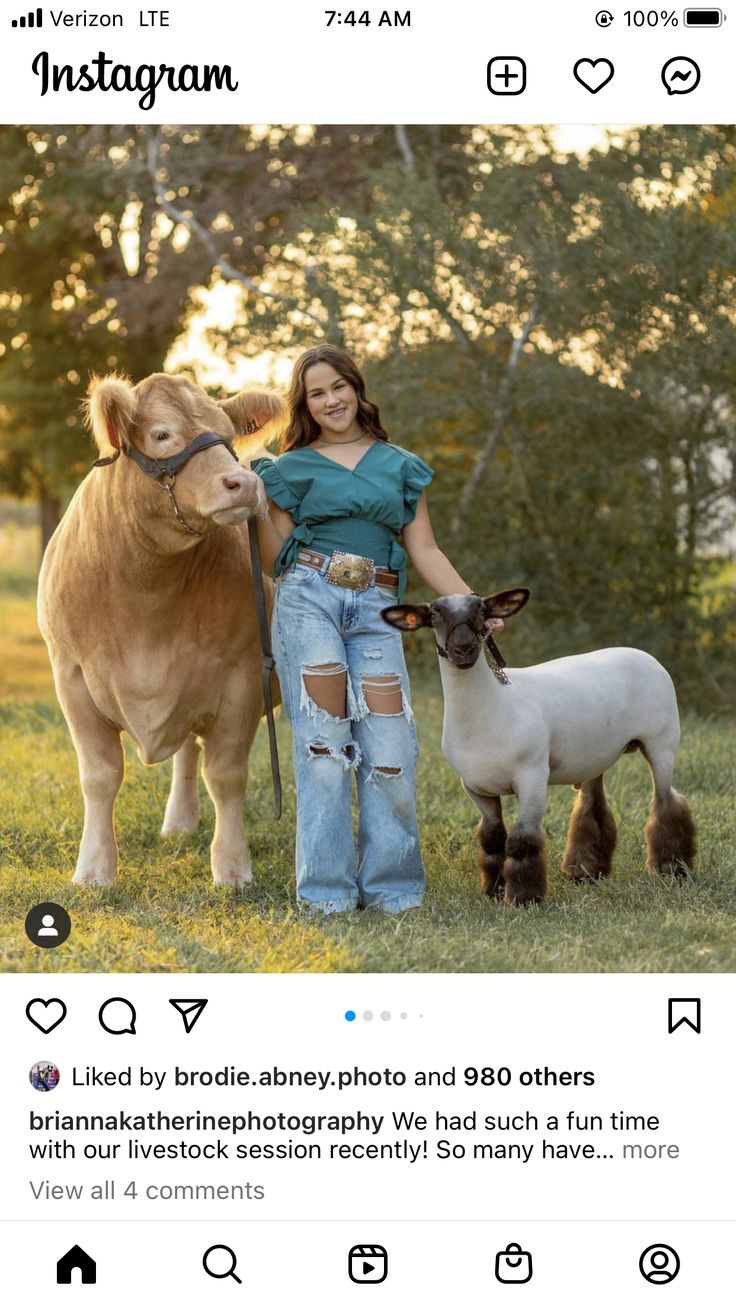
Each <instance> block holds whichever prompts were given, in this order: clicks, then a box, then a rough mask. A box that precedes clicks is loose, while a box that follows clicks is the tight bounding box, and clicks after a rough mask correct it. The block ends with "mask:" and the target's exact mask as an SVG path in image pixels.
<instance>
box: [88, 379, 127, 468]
mask: <svg viewBox="0 0 736 1308" xmlns="http://www.w3.org/2000/svg"><path fill="white" fill-rule="evenodd" d="M136 408H137V400H136V396H135V391H134V390H133V386H132V384H131V382H130V380H129V378H128V377H122V376H120V375H119V374H118V373H112V374H111V375H110V376H109V377H92V379H91V381H90V384H89V388H88V390H87V404H86V411H87V412H86V417H87V425H88V427H89V428H90V429H91V431H92V435H93V436H94V438H95V441H96V443H97V448H98V450H99V451H100V455H101V456H102V458H110V457H111V456H112V455H114V454H115V453H116V451H117V452H119V451H120V448H121V446H122V445H123V444H124V443H125V442H127V441H128V440H129V439H130V431H131V428H132V426H133V421H134V419H135V411H136Z"/></svg>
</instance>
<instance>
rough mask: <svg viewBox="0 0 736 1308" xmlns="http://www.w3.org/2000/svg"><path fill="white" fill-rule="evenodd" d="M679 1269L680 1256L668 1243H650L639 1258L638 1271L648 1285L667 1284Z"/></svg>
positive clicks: (672, 1279)
mask: <svg viewBox="0 0 736 1308" xmlns="http://www.w3.org/2000/svg"><path fill="white" fill-rule="evenodd" d="M679 1270H680V1256H679V1254H678V1253H677V1251H676V1250H675V1249H673V1248H672V1246H671V1245H669V1244H650V1245H649V1246H648V1248H646V1249H645V1250H644V1252H643V1254H642V1256H641V1258H640V1259H639V1271H640V1272H641V1274H642V1276H643V1277H644V1280H645V1281H648V1282H649V1284H650V1285H669V1283H670V1281H674V1279H675V1277H676V1276H677V1273H678V1272H679Z"/></svg>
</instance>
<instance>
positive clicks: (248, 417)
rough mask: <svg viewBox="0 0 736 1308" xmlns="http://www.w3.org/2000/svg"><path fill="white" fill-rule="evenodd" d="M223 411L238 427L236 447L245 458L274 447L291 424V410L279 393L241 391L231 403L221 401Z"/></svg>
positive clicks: (236, 429)
mask: <svg viewBox="0 0 736 1308" xmlns="http://www.w3.org/2000/svg"><path fill="white" fill-rule="evenodd" d="M220 408H221V409H222V411H223V413H226V414H227V416H228V418H229V419H230V421H231V423H232V424H233V427H234V428H235V446H236V448H237V451H238V454H239V455H240V456H241V457H242V458H248V457H249V456H250V455H251V454H253V453H254V452H255V451H256V450H260V449H261V447H262V446H264V445H271V444H273V442H274V441H275V440H276V439H277V437H278V436H280V435H281V432H282V431H284V429H285V427H286V424H287V423H288V421H289V410H288V407H287V405H286V403H285V402H284V400H282V398H281V396H280V395H277V394H276V391H241V392H240V394H239V395H234V396H233V398H232V399H231V400H221V401H220Z"/></svg>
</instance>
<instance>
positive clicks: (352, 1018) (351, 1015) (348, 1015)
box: [345, 1008, 355, 1022]
mask: <svg viewBox="0 0 736 1308" xmlns="http://www.w3.org/2000/svg"><path fill="white" fill-rule="evenodd" d="M345 1021H346V1022H354V1021H355V1013H354V1012H353V1010H352V1008H349V1009H348V1011H347V1013H346V1014H345Z"/></svg>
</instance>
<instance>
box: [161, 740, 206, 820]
mask: <svg viewBox="0 0 736 1308" xmlns="http://www.w3.org/2000/svg"><path fill="white" fill-rule="evenodd" d="M198 767H199V742H198V740H197V737H196V736H188V737H187V739H186V740H185V741H184V744H183V745H182V747H181V749H178V750H177V751H176V753H175V755H174V767H173V771H172V775H171V790H170V791H169V798H168V801H167V804H166V812H165V814H164V822H163V826H162V828H161V835H162V836H178V835H186V834H188V833H189V832H191V831H196V830H197V827H198V826H199V787H198V786H197V769H198Z"/></svg>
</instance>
